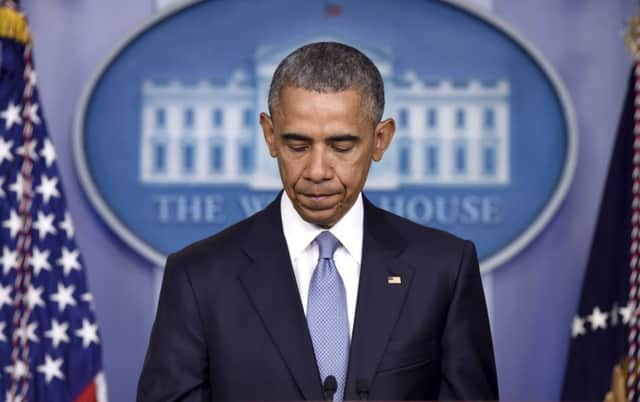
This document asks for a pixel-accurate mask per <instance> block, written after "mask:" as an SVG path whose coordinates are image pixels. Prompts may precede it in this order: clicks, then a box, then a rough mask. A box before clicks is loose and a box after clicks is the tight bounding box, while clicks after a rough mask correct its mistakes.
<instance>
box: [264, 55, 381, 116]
mask: <svg viewBox="0 0 640 402" xmlns="http://www.w3.org/2000/svg"><path fill="white" fill-rule="evenodd" d="M285 86H292V87H295V88H302V89H306V90H309V91H316V92H321V93H330V92H339V91H345V90H348V89H355V90H357V91H358V92H359V93H360V96H361V97H362V103H363V106H364V108H365V111H366V113H367V114H368V115H369V117H370V118H371V120H372V121H373V123H374V124H377V123H378V122H380V120H381V119H382V113H383V111H384V84H383V82H382V76H381V75H380V71H378V68H377V67H376V66H375V64H373V62H372V61H371V60H370V59H369V58H368V57H367V56H365V55H364V54H363V53H362V52H360V51H359V50H357V49H355V48H353V47H351V46H347V45H344V44H342V43H337V42H317V43H311V44H308V45H305V46H302V47H301V48H298V49H296V50H294V51H293V52H292V53H291V54H289V55H288V56H287V57H285V58H284V60H282V61H281V62H280V64H279V65H278V68H276V72H275V73H274V74H273V79H272V81H271V87H270V88H269V113H270V114H271V115H273V110H274V109H275V108H277V106H278V104H279V101H280V93H281V91H282V88H284V87H285Z"/></svg>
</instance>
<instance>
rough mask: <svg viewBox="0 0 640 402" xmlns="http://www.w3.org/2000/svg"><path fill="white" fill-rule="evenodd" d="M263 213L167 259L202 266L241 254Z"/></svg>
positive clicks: (181, 250)
mask: <svg viewBox="0 0 640 402" xmlns="http://www.w3.org/2000/svg"><path fill="white" fill-rule="evenodd" d="M263 212H264V211H260V212H258V213H256V214H254V215H252V216H250V217H248V218H245V219H243V220H241V221H240V222H237V223H235V224H233V225H231V226H229V227H227V228H226V229H223V230H222V231H220V232H218V233H216V234H213V235H211V236H209V237H206V238H204V239H200V240H198V241H196V242H194V243H191V244H189V245H187V246H186V247H184V248H182V249H180V250H178V251H176V252H175V253H173V254H171V255H170V256H169V258H170V259H172V260H175V261H180V262H181V264H186V265H194V264H195V265H202V263H203V262H207V261H210V260H216V261H220V260H221V259H222V260H224V259H226V258H229V257H231V256H234V255H237V254H239V253H241V252H242V247H243V245H244V243H245V241H246V238H247V234H248V233H249V231H250V229H251V227H252V225H253V222H254V221H255V220H256V218H257V217H258V216H259V215H260V214H261V213H263Z"/></svg>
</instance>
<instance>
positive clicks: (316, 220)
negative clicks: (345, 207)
mask: <svg viewBox="0 0 640 402" xmlns="http://www.w3.org/2000/svg"><path fill="white" fill-rule="evenodd" d="M298 213H300V216H301V217H302V219H304V220H305V221H307V222H309V223H312V224H314V225H318V226H322V227H325V228H328V227H331V226H333V225H334V224H335V223H336V222H337V221H338V220H339V219H340V217H337V214H336V211H335V210H334V209H332V210H323V211H310V210H308V209H306V208H302V211H301V212H300V211H299V212H298Z"/></svg>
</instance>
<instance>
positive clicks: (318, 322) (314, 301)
mask: <svg viewBox="0 0 640 402" xmlns="http://www.w3.org/2000/svg"><path fill="white" fill-rule="evenodd" d="M315 241H316V243H317V244H318V249H319V251H320V252H319V258H318V265H316V268H315V270H314V271H313V276H312V277H311V283H310V284H309V298H308V303H307V324H308V326H309V333H310V334H311V340H312V341H313V350H314V352H315V355H316V361H317V363H318V369H319V370H320V376H321V379H322V381H323V382H324V380H325V379H326V378H327V377H328V376H330V375H332V376H334V377H335V378H336V380H337V383H338V389H337V391H336V393H335V394H334V396H333V401H334V402H341V401H342V400H343V398H344V387H345V381H346V378H347V366H348V364H349V319H348V316H347V296H346V291H345V288H344V283H343V282H342V278H341V277H340V273H339V272H338V269H337V268H336V264H335V261H334V260H333V253H334V252H335V251H336V249H337V248H338V245H339V242H338V239H336V238H335V237H334V236H333V235H332V234H331V233H330V232H328V231H324V232H322V233H320V234H319V235H318V237H316V239H315Z"/></svg>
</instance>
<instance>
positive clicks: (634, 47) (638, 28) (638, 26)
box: [625, 15, 640, 59]
mask: <svg viewBox="0 0 640 402" xmlns="http://www.w3.org/2000/svg"><path fill="white" fill-rule="evenodd" d="M625 42H626V43H627V48H628V49H629V51H630V52H631V55H632V56H633V57H634V58H636V59H640V15H634V16H633V17H631V20H629V26H628V27H627V34H626V35H625Z"/></svg>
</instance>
